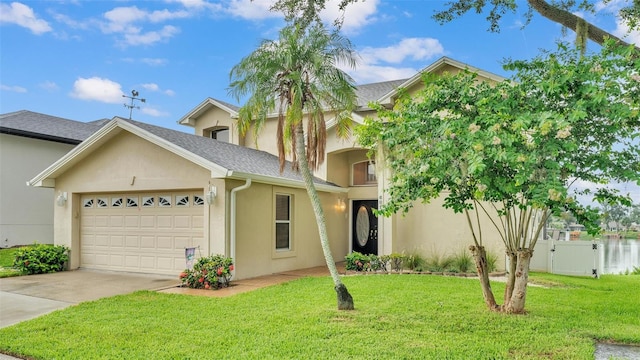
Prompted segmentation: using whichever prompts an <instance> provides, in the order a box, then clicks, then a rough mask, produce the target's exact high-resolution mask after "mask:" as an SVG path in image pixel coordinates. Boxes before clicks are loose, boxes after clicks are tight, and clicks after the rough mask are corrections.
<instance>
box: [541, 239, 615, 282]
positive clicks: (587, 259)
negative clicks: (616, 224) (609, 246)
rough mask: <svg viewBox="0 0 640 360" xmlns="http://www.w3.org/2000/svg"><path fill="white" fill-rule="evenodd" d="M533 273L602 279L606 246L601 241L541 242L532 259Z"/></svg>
mask: <svg viewBox="0 0 640 360" xmlns="http://www.w3.org/2000/svg"><path fill="white" fill-rule="evenodd" d="M530 269H531V271H542V272H549V273H552V274H561V275H577V276H594V277H600V275H602V272H603V270H604V245H603V244H602V242H600V241H594V242H590V241H559V240H553V239H551V240H539V241H538V243H537V244H536V247H535V249H534V251H533V257H532V258H531V266H530Z"/></svg>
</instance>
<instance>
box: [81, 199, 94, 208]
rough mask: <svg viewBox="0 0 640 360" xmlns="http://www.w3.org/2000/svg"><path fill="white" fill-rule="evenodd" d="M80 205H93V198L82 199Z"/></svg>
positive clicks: (87, 206)
mask: <svg viewBox="0 0 640 360" xmlns="http://www.w3.org/2000/svg"><path fill="white" fill-rule="evenodd" d="M82 206H83V207H86V208H91V207H93V198H87V199H84V201H83V204H82Z"/></svg>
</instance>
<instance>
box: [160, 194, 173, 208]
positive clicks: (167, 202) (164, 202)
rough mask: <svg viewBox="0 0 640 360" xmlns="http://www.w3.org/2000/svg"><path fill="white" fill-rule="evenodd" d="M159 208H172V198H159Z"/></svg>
mask: <svg viewBox="0 0 640 360" xmlns="http://www.w3.org/2000/svg"><path fill="white" fill-rule="evenodd" d="M158 206H160V207H166V206H171V196H158Z"/></svg>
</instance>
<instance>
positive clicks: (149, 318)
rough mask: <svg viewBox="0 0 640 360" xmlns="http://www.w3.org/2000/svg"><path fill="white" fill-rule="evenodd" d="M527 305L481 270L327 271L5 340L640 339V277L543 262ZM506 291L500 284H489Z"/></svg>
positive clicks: (241, 350)
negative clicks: (343, 303)
mask: <svg viewBox="0 0 640 360" xmlns="http://www.w3.org/2000/svg"><path fill="white" fill-rule="evenodd" d="M532 279H533V280H534V281H536V282H543V283H545V284H547V285H548V286H550V287H549V288H542V287H530V288H529V289H528V302H527V309H528V310H529V313H528V314H527V315H504V314H497V313H492V312H489V311H488V310H487V309H486V308H485V306H484V304H483V301H482V295H481V292H480V288H479V284H478V281H477V280H474V279H466V278H456V277H442V276H429V275H370V276H351V277H346V278H344V282H345V284H346V285H347V286H348V288H349V290H350V292H351V293H352V295H353V296H354V299H355V304H356V310H355V311H351V312H340V311H337V310H336V300H335V293H334V292H333V290H332V288H333V287H332V283H331V280H330V278H328V277H327V278H304V279H300V280H297V281H294V282H291V283H286V284H282V285H278V286H273V287H269V288H264V289H260V290H257V291H253V292H249V293H244V294H240V295H236V296H232V297H228V298H207V297H194V296H188V295H176V294H161V293H155V292H149V291H141V292H136V293H133V294H129V295H122V296H116V297H111V298H106V299H102V300H98V301H93V302H86V303H82V304H79V305H77V306H72V307H70V308H67V309H64V310H60V311H56V312H54V313H51V314H49V315H45V316H43V317H40V318H37V319H34V320H31V321H27V322H23V323H20V324H17V325H14V326H11V327H8V328H4V329H0V349H1V350H2V351H4V352H8V353H14V354H20V355H21V356H24V357H28V358H35V359H80V358H81V359H350V358H354V359H593V353H594V343H595V341H596V340H602V341H615V342H621V343H631V344H640V306H638V299H640V277H638V276H603V277H602V278H601V279H599V280H596V279H591V278H570V277H562V276H554V275H546V274H534V275H532ZM492 285H493V288H494V290H495V291H496V292H497V293H499V292H501V291H502V290H503V289H504V286H503V284H501V283H494V284H492Z"/></svg>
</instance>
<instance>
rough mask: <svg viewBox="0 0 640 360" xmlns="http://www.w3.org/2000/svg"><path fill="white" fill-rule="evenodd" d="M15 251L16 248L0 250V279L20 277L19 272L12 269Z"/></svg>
mask: <svg viewBox="0 0 640 360" xmlns="http://www.w3.org/2000/svg"><path fill="white" fill-rule="evenodd" d="M16 251H18V248H8V249H0V278H3V277H10V276H18V275H20V272H18V271H17V270H15V269H13V268H12V266H13V259H15V257H16Z"/></svg>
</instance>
